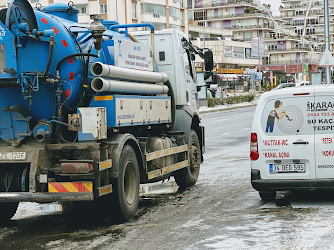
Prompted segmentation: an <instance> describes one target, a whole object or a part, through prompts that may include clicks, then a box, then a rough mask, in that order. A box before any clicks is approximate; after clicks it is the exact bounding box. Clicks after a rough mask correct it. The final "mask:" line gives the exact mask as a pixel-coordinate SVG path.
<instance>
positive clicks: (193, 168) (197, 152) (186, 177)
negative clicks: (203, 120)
mask: <svg viewBox="0 0 334 250" xmlns="http://www.w3.org/2000/svg"><path fill="white" fill-rule="evenodd" d="M189 163H190V164H189V166H188V167H187V168H185V169H181V170H180V171H177V172H176V173H175V174H174V177H175V181H176V183H177V185H179V186H180V187H190V186H193V185H195V183H196V182H197V179H198V175H199V170H200V165H201V146H200V143H199V140H198V137H197V134H196V132H195V131H194V130H190V133H189Z"/></svg>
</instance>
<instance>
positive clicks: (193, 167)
mask: <svg viewBox="0 0 334 250" xmlns="http://www.w3.org/2000/svg"><path fill="white" fill-rule="evenodd" d="M200 163H201V154H200V152H199V149H198V148H197V147H196V145H191V147H190V171H191V173H194V172H195V171H197V170H198V169H199V167H200Z"/></svg>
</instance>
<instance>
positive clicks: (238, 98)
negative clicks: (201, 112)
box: [208, 94, 254, 108]
mask: <svg viewBox="0 0 334 250" xmlns="http://www.w3.org/2000/svg"><path fill="white" fill-rule="evenodd" d="M253 100H254V95H253V94H247V95H233V96H227V97H224V98H210V99H208V107H210V108H213V107H215V106H217V105H226V104H236V103H241V102H251V101H253Z"/></svg>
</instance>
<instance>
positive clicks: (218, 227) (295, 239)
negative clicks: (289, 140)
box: [0, 108, 334, 250]
mask: <svg viewBox="0 0 334 250" xmlns="http://www.w3.org/2000/svg"><path fill="white" fill-rule="evenodd" d="M253 113H254V108H251V109H243V110H236V111H230V112H221V113H217V114H208V115H203V116H202V122H203V124H204V125H205V126H206V150H207V153H206V154H205V162H204V164H203V165H202V166H201V173H200V177H199V180H198V182H197V184H196V185H195V186H194V187H191V188H188V189H186V190H179V189H178V188H177V186H176V185H175V182H173V180H170V181H169V182H167V183H166V182H165V183H163V184H161V182H160V183H159V184H158V185H157V184H150V185H145V186H142V187H141V188H142V189H141V193H142V194H141V199H140V204H139V209H138V213H137V215H136V218H135V219H134V220H133V221H131V222H128V223H124V224H117V223H114V222H113V221H111V220H101V219H98V218H96V216H95V212H94V209H93V208H92V205H91V203H80V204H77V203H74V204H57V203H52V204H44V205H40V204H35V203H22V204H20V208H19V210H18V212H17V213H16V215H15V217H14V219H13V220H12V221H11V222H10V223H9V224H8V225H6V227H3V228H0V249H1V250H5V249H80V248H81V249H147V250H150V249H332V246H333V243H334V234H333V232H334V219H332V218H334V209H333V208H334V192H321V193H320V192H307V193H290V192H285V193H283V192H279V193H278V195H277V197H276V199H275V200H273V201H270V202H263V201H261V200H260V198H259V195H258V193H257V192H256V191H255V190H254V189H253V188H252V187H251V184H250V162H249V157H248V155H249V139H250V132H251V129H250V128H251V123H252V118H253Z"/></svg>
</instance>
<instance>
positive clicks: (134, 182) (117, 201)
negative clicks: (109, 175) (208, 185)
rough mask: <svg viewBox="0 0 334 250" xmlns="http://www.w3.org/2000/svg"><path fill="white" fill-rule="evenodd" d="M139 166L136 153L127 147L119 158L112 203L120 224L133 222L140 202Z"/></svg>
mask: <svg viewBox="0 0 334 250" xmlns="http://www.w3.org/2000/svg"><path fill="white" fill-rule="evenodd" d="M139 184H140V180H139V166H138V161H137V157H136V153H135V151H134V150H133V148H132V147H131V146H130V145H125V146H124V148H123V150H122V153H121V156H120V158H119V169H118V178H117V179H114V181H113V192H112V194H111V196H112V203H113V206H114V208H115V212H116V216H117V217H115V219H117V220H119V221H120V222H124V221H129V220H131V219H132V218H133V217H134V216H135V214H136V211H137V207H138V202H139Z"/></svg>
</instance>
